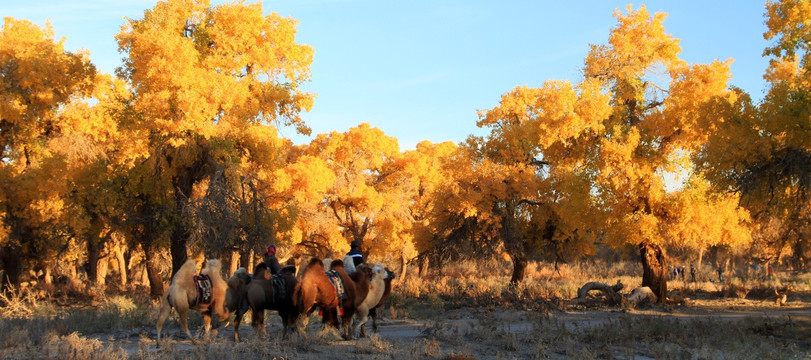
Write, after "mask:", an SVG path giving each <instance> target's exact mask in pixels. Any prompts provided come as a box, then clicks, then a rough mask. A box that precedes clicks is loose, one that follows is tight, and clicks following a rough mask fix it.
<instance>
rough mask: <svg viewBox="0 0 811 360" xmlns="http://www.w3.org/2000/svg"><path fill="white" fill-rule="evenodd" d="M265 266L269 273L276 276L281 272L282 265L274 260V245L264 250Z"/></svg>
mask: <svg viewBox="0 0 811 360" xmlns="http://www.w3.org/2000/svg"><path fill="white" fill-rule="evenodd" d="M265 266H267V268H268V270H270V273H271V274H273V275H276V274H278V273H279V271H281V270H282V265H281V264H279V259H276V245H268V248H267V250H265Z"/></svg>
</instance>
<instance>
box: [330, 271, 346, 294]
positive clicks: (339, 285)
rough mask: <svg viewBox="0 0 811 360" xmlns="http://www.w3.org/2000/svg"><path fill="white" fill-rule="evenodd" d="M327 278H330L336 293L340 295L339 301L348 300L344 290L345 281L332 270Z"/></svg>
mask: <svg viewBox="0 0 811 360" xmlns="http://www.w3.org/2000/svg"><path fill="white" fill-rule="evenodd" d="M327 277H328V278H329V281H330V282H332V286H334V287H335V292H336V293H337V294H338V299H339V300H346V298H347V295H346V288H344V281H343V279H341V275H340V274H338V272H337V271H335V270H330V271H327Z"/></svg>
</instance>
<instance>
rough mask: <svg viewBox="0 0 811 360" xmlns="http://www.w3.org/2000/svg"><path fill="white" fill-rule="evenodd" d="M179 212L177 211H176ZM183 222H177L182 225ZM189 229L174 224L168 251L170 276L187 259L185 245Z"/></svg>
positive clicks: (187, 254) (173, 274)
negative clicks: (170, 265)
mask: <svg viewBox="0 0 811 360" xmlns="http://www.w3.org/2000/svg"><path fill="white" fill-rule="evenodd" d="M178 211H179V210H178ZM182 222H183V221H182V220H181V221H179V223H182ZM188 230H189V229H188V228H187V227H186V225H184V224H175V226H174V229H172V237H171V244H170V245H169V251H170V252H171V254H172V276H175V273H177V271H178V270H180V267H181V266H183V264H185V263H186V260H188V259H189V253H188V250H187V248H186V244H187V242H188V239H189V231H188Z"/></svg>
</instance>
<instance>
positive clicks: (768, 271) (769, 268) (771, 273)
mask: <svg viewBox="0 0 811 360" xmlns="http://www.w3.org/2000/svg"><path fill="white" fill-rule="evenodd" d="M766 274H767V275H768V276H769V277H772V276H774V269H772V263H769V265H767V266H766Z"/></svg>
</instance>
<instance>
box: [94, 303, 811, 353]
mask: <svg viewBox="0 0 811 360" xmlns="http://www.w3.org/2000/svg"><path fill="white" fill-rule="evenodd" d="M635 318H636V319H641V318H645V319H648V318H650V319H654V318H660V319H676V320H679V321H685V322H687V321H690V320H713V319H717V320H722V321H728V322H738V321H743V320H744V319H747V318H772V319H783V318H794V319H804V320H805V321H809V322H811V307H809V306H796V307H789V308H762V309H752V310H734V309H732V310H728V311H727V310H719V309H708V308H704V307H682V308H677V309H657V308H652V309H647V310H635V311H630V312H626V311H622V310H616V309H600V310H586V311H568V312H561V311H552V312H550V313H549V314H548V315H541V314H539V313H537V312H527V311H512V310H508V311H481V310H472V309H459V310H453V311H449V312H446V313H443V314H442V315H441V316H438V317H436V318H433V319H419V320H415V319H394V320H392V319H384V320H382V321H381V322H380V329H379V333H377V334H375V335H373V336H372V337H371V339H370V338H365V339H356V340H351V341H344V340H342V339H340V338H338V336H337V334H335V333H333V334H326V335H324V334H320V333H319V328H320V321H318V320H317V319H313V321H311V322H310V326H309V327H308V331H307V332H308V335H309V338H308V339H301V338H299V337H298V336H295V335H294V336H291V339H290V340H289V341H283V340H281V339H280V338H281V322H280V320H279V319H278V317H277V316H275V313H274V314H273V315H272V316H269V318H268V320H269V321H268V326H267V331H268V332H269V333H270V339H264V340H261V339H257V338H256V336H255V335H254V332H253V329H252V328H251V327H250V326H248V325H242V326H241V327H240V333H241V334H242V336H243V339H244V340H245V341H243V342H241V343H239V344H234V343H233V340H232V339H233V327H227V328H222V329H219V331H218V333H217V334H216V335H215V336H213V337H212V339H211V340H209V341H208V342H203V343H202V344H200V345H194V344H192V343H191V341H190V340H189V339H187V338H186V337H185V335H184V334H182V332H181V331H180V329H179V327H178V326H177V324H176V323H174V322H170V323H169V324H168V326H166V328H165V331H164V334H165V335H166V337H165V339H168V341H167V342H166V343H165V344H166V345H164V347H163V348H162V349H157V348H156V347H155V341H154V339H155V330H154V328H141V329H134V330H131V331H127V332H121V333H118V334H112V335H98V336H94V337H95V338H97V339H98V340H100V341H102V343H104V344H105V345H112V346H116V347H121V348H122V349H124V350H125V351H126V352H127V353H128V354H129V355H130V356H131V357H133V358H139V357H140V358H144V357H153V358H163V357H176V356H177V355H178V354H181V357H185V356H192V357H204V358H220V357H221V355H217V354H223V353H224V354H229V353H230V354H232V355H233V354H234V352H236V353H238V354H244V356H239V357H247V358H250V357H251V354H256V356H257V357H263V355H261V354H263V352H264V355H272V356H271V357H273V356H277V355H278V356H280V357H282V358H302V359H309V358H313V359H316V358H317V359H331V358H335V359H345V358H346V354H352V355H353V356H350V357H349V358H359V359H363V358H380V357H383V358H388V357H395V358H398V357H429V358H430V357H434V356H433V355H436V354H440V355H442V354H446V355H447V354H454V353H461V354H470V355H472V356H475V357H476V358H489V357H492V358H499V356H498V355H499V354H500V355H505V354H512V356H515V357H524V356H521V354H523V355H526V354H532V353H533V351H538V350H536V349H534V348H531V347H530V348H527V346H530V345H532V344H531V343H532V341H531V339H533V336H534V334H533V333H532V332H533V331H538V329H543V327H539V324H540V323H546V324H553V325H547V326H553V329H554V326H562V327H564V328H566V329H567V330H568V331H583V330H584V329H588V328H595V327H600V326H604V325H606V324H610V323H611V322H616V321H627V320H629V319H635ZM563 340H565V339H563ZM563 340H560V341H563ZM524 343H527V344H529V345H526V344H524ZM536 345H537V344H536ZM543 345H554V344H543ZM570 345H571V344H570ZM572 346H575V347H576V346H577V345H576V344H574V345H572ZM609 349H610V348H609ZM560 351H561V350H559V351H558V352H560ZM611 351H614V352H620V354H621V351H627V350H611ZM552 353H553V354H555V352H552ZM569 355H571V354H570V353H569V352H566V351H564V353H563V354H561V357H562V358H566V357H569ZM512 356H508V357H512ZM633 356H634V357H637V358H644V357H645V354H643V353H636V354H634V355H633ZM229 357H230V356H229ZM553 357H554V356H553Z"/></svg>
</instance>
